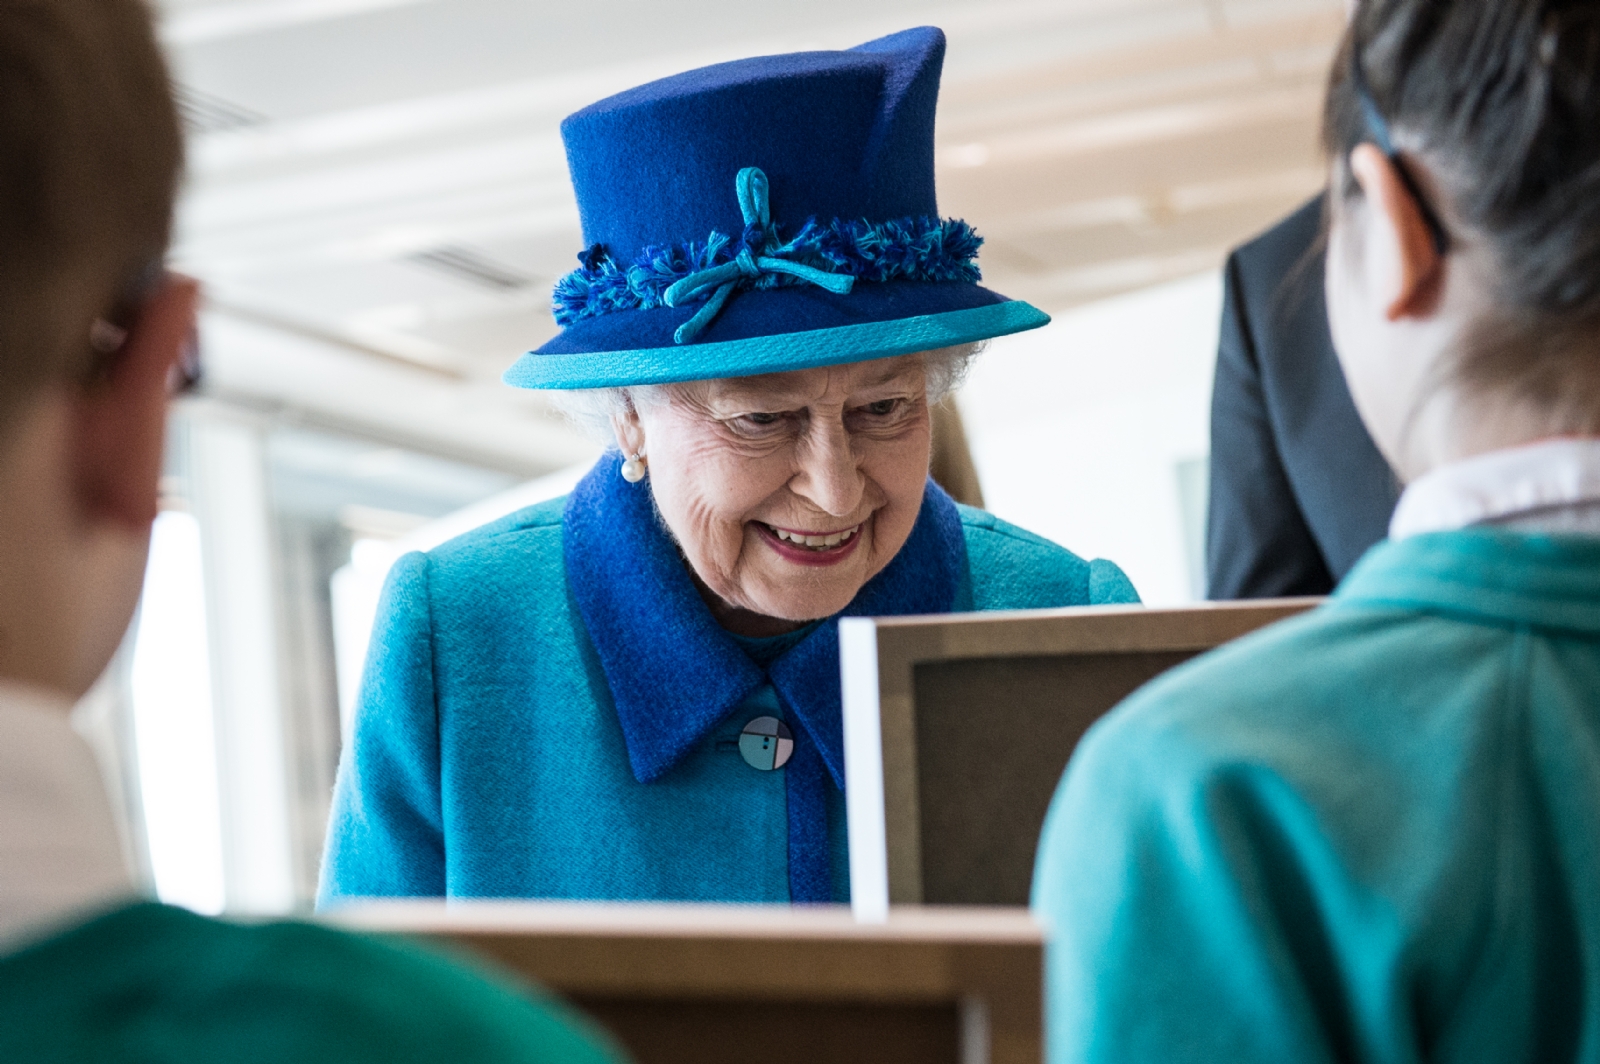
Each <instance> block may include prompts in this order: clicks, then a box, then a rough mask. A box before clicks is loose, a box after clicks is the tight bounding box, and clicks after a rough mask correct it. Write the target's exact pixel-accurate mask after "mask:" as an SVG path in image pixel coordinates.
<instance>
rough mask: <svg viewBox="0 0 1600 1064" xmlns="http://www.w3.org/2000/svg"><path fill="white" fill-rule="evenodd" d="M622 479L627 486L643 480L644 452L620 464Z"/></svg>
mask: <svg viewBox="0 0 1600 1064" xmlns="http://www.w3.org/2000/svg"><path fill="white" fill-rule="evenodd" d="M622 479H623V480H626V481H627V482H628V483H629V484H637V483H639V481H641V480H643V479H644V452H643V451H640V452H639V453H638V454H636V455H633V456H631V457H630V458H629V459H628V460H627V461H626V462H623V463H622Z"/></svg>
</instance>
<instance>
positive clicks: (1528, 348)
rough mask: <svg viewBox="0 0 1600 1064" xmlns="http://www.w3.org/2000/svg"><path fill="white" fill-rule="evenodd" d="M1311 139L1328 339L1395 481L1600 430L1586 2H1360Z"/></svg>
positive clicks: (1589, 5) (1599, 180)
mask: <svg viewBox="0 0 1600 1064" xmlns="http://www.w3.org/2000/svg"><path fill="white" fill-rule="evenodd" d="M1356 63H1359V64H1360V71H1361V75H1362V80H1364V82H1365V85H1366V88H1367V95H1368V99H1369V100H1370V105H1371V106H1370V111H1369V110H1368V108H1367V107H1366V106H1365V105H1364V104H1363V101H1362V99H1361V91H1360V86H1359V84H1358V81H1357V78H1356V77H1355V73H1354V71H1355V67H1354V64H1356ZM1372 112H1376V117H1373V116H1372ZM1375 124H1377V125H1380V126H1386V127H1387V130H1388V132H1389V134H1390V135H1391V136H1392V142H1393V147H1394V149H1395V151H1396V152H1397V155H1396V156H1394V157H1390V156H1388V155H1386V154H1385V152H1384V151H1382V150H1380V148H1379V147H1378V143H1379V142H1380V141H1381V134H1380V133H1379V132H1378V131H1376V130H1375V129H1374V125H1375ZM1324 140H1325V145H1326V147H1327V149H1328V152H1329V155H1330V156H1331V158H1332V160H1333V195H1332V196H1331V197H1330V219H1329V220H1330V231H1329V247H1328V271H1327V278H1328V280H1327V285H1328V309H1329V318H1330V321H1331V323H1332V326H1333V333H1334V343H1335V347H1336V348H1337V349H1338V352H1339V358H1340V362H1341V364H1342V365H1343V366H1344V370H1345V376H1346V378H1347V379H1348V380H1349V382H1350V387H1351V392H1352V393H1353V395H1354V396H1355V399H1356V405H1357V407H1358V408H1359V410H1360V412H1361V415H1362V419H1363V420H1364V421H1365V422H1366V423H1367V427H1368V429H1369V430H1370V431H1371V432H1372V435H1373V438H1374V439H1375V440H1376V441H1377V443H1378V446H1379V448H1380V449H1381V450H1382V451H1383V453H1384V455H1385V456H1386V457H1387V458H1388V459H1389V461H1390V463H1391V464H1393V465H1394V467H1395V468H1396V470H1397V471H1398V472H1399V473H1400V475H1401V477H1402V479H1404V480H1411V479H1415V478H1416V477H1417V476H1419V475H1421V474H1422V473H1424V472H1426V471H1428V470H1429V469H1431V468H1433V467H1434V466H1437V465H1439V464H1441V463H1443V462H1447V461H1450V460H1453V459H1456V458H1462V457H1467V456H1470V455H1472V454H1477V453H1481V452H1484V451H1488V450H1494V449H1498V448H1500V447H1505V446H1512V445H1515V444H1519V443H1527V442H1531V441H1533V440H1537V439H1541V438H1547V437H1551V436H1560V435H1600V0H1455V2H1452V3H1448V4H1441V3H1437V2H1435V0H1364V2H1363V3H1362V4H1361V5H1360V7H1359V9H1358V11H1357V13H1356V15H1355V17H1354V19H1353V21H1352V23H1351V27H1350V30H1349V32H1348V34H1347V36H1346V39H1345V44H1344V48H1343V50H1342V53H1341V56H1340V58H1339V59H1338V60H1336V62H1335V65H1334V74H1333V81H1332V85H1331V88H1330V92H1329V97H1328V105H1327V113H1326V116H1325V122H1324Z"/></svg>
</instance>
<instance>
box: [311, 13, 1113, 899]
mask: <svg viewBox="0 0 1600 1064" xmlns="http://www.w3.org/2000/svg"><path fill="white" fill-rule="evenodd" d="M943 55H944V38H943V35H942V34H941V33H940V32H939V31H938V30H935V29H922V30H912V31H908V32H906V33H901V34H897V35H895V36H892V37H888V38H885V39H883V40H880V41H874V42H872V43H870V44H866V45H863V46H861V47H860V48H857V49H853V50H851V51H847V52H817V53H807V54H800V55H787V56H774V57H768V58H764V59H755V60H748V61H744V62H738V63H730V64H725V65H722V66H717V67H710V68H707V69H704V70H698V71H693V72H690V73H688V74H683V75H680V76H678V77H674V78H669V79H666V80H664V81H660V82H656V83H653V84H650V85H646V86H643V87H641V88H638V89H634V90H632V91H630V92H626V93H623V94H621V95H620V96H616V97H613V98H611V99H609V100H605V101H603V102H601V103H598V104H595V105H594V106H592V107H589V108H587V109H585V110H583V111H580V112H579V113H578V114H575V115H573V116H572V117H570V118H569V119H567V121H566V122H565V123H564V124H563V126H562V133H563V137H564V138H565V141H566V145H567V153H568V159H569V162H570V165H571V168H572V174H573V183H574V185H575V187H576V189H577V193H578V202H579V207H580V211H581V214H582V219H583V225H584V232H585V238H586V240H587V241H588V242H589V243H590V245H591V246H590V247H589V250H588V251H586V252H585V253H584V254H583V255H582V256H580V261H581V262H582V267H581V268H580V269H578V270H576V271H575V272H573V273H572V274H570V275H568V276H567V277H566V278H564V279H563V280H562V281H561V282H560V284H559V285H558V286H557V289H556V313H557V319H558V320H559V321H560V322H561V323H562V324H563V325H564V326H565V329H564V331H563V332H562V333H561V334H560V335H559V336H558V337H557V338H556V339H554V340H552V341H551V342H550V343H548V344H546V345H545V346H544V347H543V348H540V349H539V350H538V351H535V352H531V353H530V354H528V355H526V356H525V357H524V358H523V359H522V360H521V361H520V362H518V363H517V365H515V366H514V367H513V368H512V369H511V370H510V371H509V372H508V373H507V380H508V381H509V382H510V383H512V384H516V385H520V386H523V387H530V388H548V389H564V390H568V391H570V392H573V393H574V394H572V395H571V396H570V397H569V401H568V405H569V407H571V408H572V409H574V410H576V411H577V412H579V413H580V414H581V415H582V416H584V417H586V418H587V419H588V420H590V421H591V422H593V421H598V422H599V423H601V424H602V425H604V426H606V427H607V428H608V429H609V432H610V433H611V434H613V435H614V438H615V440H616V444H617V447H618V452H617V453H611V454H608V455H607V456H606V457H604V458H602V459H601V461H600V462H599V464H598V465H597V466H596V467H595V469H594V470H593V471H592V472H591V473H590V474H589V476H588V477H587V478H586V479H585V480H584V481H583V483H582V484H580V485H579V486H578V488H577V489H576V490H575V491H574V492H573V494H572V495H571V496H570V497H569V498H567V499H566V500H558V501H556V502H551V503H547V504H543V505H540V506H535V507H533V508H531V509H529V510H526V511H523V512H522V513H519V514H515V515H513V516H512V517H509V518H506V519H504V520H502V521H500V522H498V523H496V524H492V525H489V526H487V527H485V528H482V529H479V530H477V531H476V532H473V533H471V534H469V535H467V536H464V537H462V538H461V539H459V540H456V541H454V542H453V543H449V544H446V545H444V546H442V547H439V548H437V549H436V550H434V551H432V552H430V553H429V554H427V555H422V554H412V555H409V556H407V557H406V558H404V559H402V560H401V562H400V563H399V564H398V565H397V566H396V568H395V571H394V574H393V575H392V576H391V578H390V583H389V587H388V588H387V590H386V592H385V596H384V602H383V605H382V607H381V609H380V618H381V619H380V621H379V624H378V628H377V631H376V632H375V634H374V637H373V642H372V651H371V659H370V660H369V662H368V664H367V672H366V676H365V679H364V683H363V687H362V693H361V697H360V705H359V709H358V713H357V719H356V728H355V736H354V741H353V743H351V745H350V746H349V747H348V749H346V751H345V757H344V762H343V764H342V765H341V767H340V772H339V781H338V787H337V793H336V795H335V803H334V811H333V818H332V823H331V825H330V829H329V841H328V850H327V857H326V861H325V865H324V868H323V880H322V891H321V900H322V902H323V903H324V904H326V903H329V902H331V901H334V900H337V899H339V898H341V897H354V896H373V895H450V896H499V897H511V896H521V897H555V898H614V899H680V900H703V901H780V902H781V901H791V900H792V901H796V902H816V901H830V900H843V899H845V898H846V897H847V895H848V882H849V879H848V868H847V866H846V857H845V854H846V845H845V827H844V822H845V818H844V802H843V795H842V791H841V788H842V786H843V779H844V764H843V753H842V749H841V746H842V741H841V719H840V694H839V672H838V637H837V632H836V628H837V625H836V623H835V621H836V619H837V618H838V617H839V616H840V615H846V614H862V615H884V614H913V613H944V612H949V611H953V610H989V609H1018V608H1029V607H1051V606H1076V605H1087V604H1090V603H1105V602H1130V601H1136V596H1135V594H1134V591H1133V588H1132V587H1131V586H1130V585H1129V583H1128V581H1127V580H1126V578H1125V577H1124V576H1123V575H1122V573H1121V571H1120V570H1118V569H1117V567H1116V566H1114V565H1112V564H1110V563H1108V562H1099V561H1097V562H1085V561H1083V560H1081V559H1079V558H1078V557H1076V556H1074V555H1073V554H1070V553H1069V552H1067V551H1066V550H1063V549H1062V548H1060V547H1057V546H1055V545H1054V544H1052V543H1049V542H1047V541H1046V540H1043V539H1040V538H1039V537H1037V536H1033V535H1030V534H1028V533H1026V532H1023V531H1021V530H1019V529H1016V528H1013V527H1011V526H1009V525H1007V524H1005V523H1004V522H1002V521H999V520H997V519H996V518H994V517H991V516H989V515H988V514H985V513H983V512H981V511H978V510H971V509H967V508H963V507H958V506H957V505H955V504H954V503H953V502H952V501H951V500H950V499H949V497H948V496H947V495H945V494H944V492H943V491H941V490H940V489H939V488H938V487H937V486H936V485H934V484H933V483H931V482H930V481H929V479H928V454H929V407H930V404H931V403H933V402H935V401H937V400H938V398H939V397H940V396H941V395H943V394H944V393H945V391H946V390H947V389H949V388H950V387H951V385H952V384H953V383H954V382H956V381H957V380H958V379H959V378H960V376H961V373H962V371H963V370H964V368H965V367H966V365H967V362H968V360H969V359H970V357H971V356H972V353H973V351H974V349H975V344H976V343H978V342H979V341H982V340H984V339H987V338H989V337H992V336H998V335H1002V334H1005V333H1011V332H1017V331H1020V330H1023V329H1030V328H1035V327H1037V326H1039V325H1042V324H1044V323H1045V322H1046V321H1047V320H1048V319H1047V318H1046V317H1045V316H1044V315H1043V314H1042V313H1040V312H1039V311H1038V310H1035V309H1034V308H1033V307H1030V306H1028V305H1027V304H1025V303H1018V302H1011V301H1007V300H1005V299H1004V298H1003V297H1001V296H998V295H995V294H994V293H992V292H989V291H987V290H985V289H983V288H981V287H979V286H978V285H977V284H976V281H977V279H978V272H977V268H976V266H975V265H974V263H973V258H974V256H975V254H976V251H977V246H978V243H979V241H978V239H977V237H976V236H975V235H974V234H973V233H972V231H971V230H970V229H969V228H968V227H967V226H966V225H965V223H962V222H957V221H948V220H944V221H942V220H940V219H939V217H938V214H937V208H936V205H935V200H934V184H933V120H934V105H935V101H936V98H937V94H938V82H939V73H940V67H941V64H942V61H943ZM728 233H733V234H737V235H735V236H731V237H730V236H727V235H724V234H728ZM1049 488H1050V486H1049V484H1047V483H1042V484H1041V485H1040V490H1049Z"/></svg>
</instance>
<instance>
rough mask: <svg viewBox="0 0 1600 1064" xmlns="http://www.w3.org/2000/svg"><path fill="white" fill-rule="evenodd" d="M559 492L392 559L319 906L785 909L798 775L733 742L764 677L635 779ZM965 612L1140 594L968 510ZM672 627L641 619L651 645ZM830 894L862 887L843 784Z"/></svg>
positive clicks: (756, 702)
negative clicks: (620, 903) (657, 773)
mask: <svg viewBox="0 0 1600 1064" xmlns="http://www.w3.org/2000/svg"><path fill="white" fill-rule="evenodd" d="M563 507H564V500H556V501H553V502H549V503H543V504H541V505H539V506H535V507H531V508H530V509H528V510H524V511H522V512H521V513H518V514H515V515H513V516H511V517H508V518H505V519H503V520H501V521H498V522H496V523H494V524H491V525H488V526H485V527H484V528H481V529H478V530H477V531H474V532H472V533H469V534H468V535H466V536H464V537H462V538H460V539H457V540H454V541H452V542H450V543H447V544H445V545H443V546H441V547H438V548H436V549H434V550H433V551H431V552H429V553H428V554H410V555H407V556H406V557H404V558H402V559H401V560H400V562H399V563H398V564H397V565H396V566H395V569H394V572H393V573H392V574H391V576H390V578H389V584H388V587H387V589H386V590H385V592H384V597H383V601H382V604H381V605H380V607H379V620H378V623H377V627H376V629H375V631H374V633H373V639H372V649H371V652H370V656H369V658H368V662H367V669H366V674H365V677H364V679H363V683H362V689H361V694H360V697H359V701H358V707H357V712H356V726H355V735H354V740H353V742H352V743H351V744H350V745H349V747H348V748H347V749H346V750H345V752H344V757H343V760H342V763H341V765H340V769H339V778H338V784H337V787H336V790H335V795H334V807H333V815H332V818H331V822H330V825H329V831H328V847H327V855H326V857H325V859H324V864H323V871H322V886H321V891H320V898H319V903H320V904H328V903H330V902H333V901H336V900H337V899H339V898H345V897H362V896H375V895H425V896H440V895H448V896H454V897H474V896H475V897H540V898H595V899H618V900H685V901H689V900H693V901H742V902H784V901H788V900H789V882H788V848H787V844H788V826H787V819H786V810H787V805H786V798H785V790H784V780H783V773H782V772H781V771H780V772H758V771H755V770H754V769H752V768H750V767H749V766H748V765H746V764H745V762H744V760H743V758H742V757H740V755H739V753H738V736H739V732H740V730H741V729H742V727H743V726H744V724H745V723H746V721H747V720H748V719H750V718H751V717H754V716H757V715H772V716H782V715H783V711H782V709H781V708H780V707H779V706H778V703H777V702H776V700H775V699H773V698H772V697H771V689H770V688H766V689H764V690H763V691H761V692H758V694H757V695H756V696H755V697H754V698H753V699H752V700H751V701H750V703H749V704H747V705H746V706H745V707H742V708H741V710H740V711H736V712H735V713H734V714H732V715H730V716H729V717H728V718H726V720H725V721H724V722H723V724H722V725H721V726H719V727H718V728H717V729H715V731H714V733H713V734H711V735H708V736H707V737H706V739H705V740H704V741H702V742H701V743H700V745H699V746H698V747H697V748H696V749H695V750H693V751H692V752H691V753H690V754H689V755H688V756H686V757H685V758H684V759H683V761H682V762H680V763H678V764H677V765H675V766H674V767H673V768H672V769H671V770H670V771H669V772H668V773H666V775H664V776H663V777H662V778H660V779H658V780H655V781H653V782H650V783H640V782H639V781H638V780H637V779H636V778H635V777H634V774H633V772H632V771H631V769H630V767H629V761H628V754H627V750H626V748H625V745H624V738H623V734H622V730H621V727H620V725H619V722H618V718H617V713H616V710H615V708H614V706H613V705H612V700H611V694H610V691H609V690H608V688H607V685H606V680H605V676H604V674H603V673H602V672H601V669H600V665H599V662H598V660H597V658H596V655H595V650H594V646H593V645H592V643H591V642H590V639H589V635H588V633H587V631H586V630H585V628H584V625H583V621H582V619H581V618H580V617H579V615H578V613H577V610H576V608H575V605H574V602H573V599H572V595H571V591H570V589H569V588H568V585H567V578H566V572H565V563H564V561H563V554H562V512H563ZM961 523H962V531H963V536H964V540H965V544H966V554H967V566H966V572H965V574H964V575H963V577H962V579H961V580H960V582H959V586H958V589H957V593H956V602H955V604H956V608H957V609H958V610H994V609H1028V608H1035V607H1052V606H1080V605H1088V604H1091V603H1117V602H1132V601H1137V596H1136V595H1135V593H1134V591H1133V587H1132V585H1130V584H1129V583H1128V581H1127V578H1126V577H1125V576H1123V574H1122V572H1121V570H1119V569H1118V568H1117V567H1116V566H1115V565H1112V564H1111V563H1109V562H1103V561H1095V562H1087V561H1084V560H1082V559H1080V558H1078V557H1077V556H1075V555H1073V554H1071V553H1070V552H1068V551H1066V550H1063V549H1062V548H1061V547H1058V546H1056V545H1055V544H1053V543H1051V542H1049V541H1048V540H1044V539H1041V538H1039V537H1038V536H1034V535H1031V534H1030V533H1027V532H1024V531H1022V530H1021V529H1018V528H1015V527H1013V526H1011V525H1008V524H1006V523H1005V522H1003V521H1000V520H998V519H997V518H995V517H993V516H991V515H989V514H987V513H984V512H982V511H979V510H972V509H967V508H962V510H961ZM651 637H656V638H670V633H646V634H643V635H642V636H641V638H651ZM829 802H830V805H829V810H828V813H829V827H830V831H829V835H830V848H831V850H832V852H833V854H834V860H833V862H832V876H833V881H834V885H835V887H834V894H835V897H839V898H844V897H847V894H846V886H845V885H846V884H848V881H849V880H848V874H849V873H848V865H847V864H846V859H845V856H844V855H845V853H846V850H847V844H846V839H845V835H844V831H845V828H844V823H845V817H844V803H843V798H842V795H838V794H837V793H832V794H830V797H829Z"/></svg>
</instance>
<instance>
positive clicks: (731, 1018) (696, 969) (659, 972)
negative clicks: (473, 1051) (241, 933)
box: [329, 901, 1044, 1064]
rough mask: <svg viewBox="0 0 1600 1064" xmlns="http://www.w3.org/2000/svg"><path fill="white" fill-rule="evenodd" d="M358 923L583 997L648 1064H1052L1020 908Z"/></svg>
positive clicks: (497, 907) (485, 909)
mask: <svg viewBox="0 0 1600 1064" xmlns="http://www.w3.org/2000/svg"><path fill="white" fill-rule="evenodd" d="M329 919H330V920H331V921H332V922H334V923H337V924H339V925H341V926H343V927H346V928H350V929H357V930H364V931H371V932H379V933H382V934H390V935H403V936H406V937H409V938H414V939H422V940H428V941H431V942H434V943H436V944H441V945H444V946H446V947H450V948H454V949H457V950H461V949H464V950H467V951H470V952H471V953H474V954H477V955H478V956H480V957H483V958H487V959H489V960H490V961H492V962H494V963H496V964H498V965H500V966H501V967H503V968H507V969H510V970H511V971H513V972H516V973H518V974H520V975H522V976H524V977H525V978H528V979H530V980H533V981H535V982H537V983H539V984H541V985H543V986H545V987H547V988H549V989H550V990H552V991H555V992H556V993H558V994H560V995H562V996H563V997H566V998H568V999H569V1000H571V1001H572V1002H573V1003H574V1004H576V1005H577V1006H578V1007H579V1008H582V1009H584V1010H585V1011H587V1012H588V1013H589V1014H590V1015H591V1016H593V1017H595V1018H596V1019H597V1020H599V1021H600V1022H601V1023H602V1024H603V1025H605V1026H606V1027H608V1028H609V1029H610V1030H611V1031H612V1032H613V1033H614V1034H615V1035H616V1036H617V1037H618V1039H619V1040H620V1041H621V1042H622V1043H623V1044H624V1045H625V1046H626V1047H627V1048H628V1050H629V1051H630V1052H631V1053H632V1054H633V1056H634V1059H635V1060H636V1061H637V1062H638V1064H690V1062H693V1064H734V1062H751V1064H757V1062H759V1064H790V1062H793V1064H802V1062H805V1064H813V1062H815V1064H825V1062H828V1061H840V1062H846V1061H848V1062H850V1064H855V1062H857V1061H865V1060H871V1061H873V1062H874V1064H896V1062H899V1061H905V1062H907V1064H910V1062H911V1061H927V1062H930V1064H932V1062H938V1061H946V1062H948V1064H1039V1062H1040V1060H1041V1053H1042V1030H1043V1017H1042V1001H1043V986H1042V980H1043V963H1044V952H1043V951H1044V946H1043V936H1042V934H1041V932H1040V930H1039V927H1038V925H1037V924H1036V923H1035V922H1034V920H1033V918H1032V917H1031V916H1030V915H1029V914H1028V913H1027V912H1026V911H1021V910H1001V909H987V910H985V909H917V910H907V911H897V912H895V913H894V914H892V915H891V916H889V918H888V919H887V920H886V921H885V922H883V923H879V924H870V925H868V924H862V923H859V922H857V921H856V920H854V919H853V918H852V917H851V915H850V912H849V910H848V909H846V908H845V907H843V906H818V907H806V908H791V907H789V906H734V905H726V906H714V905H630V904H617V903H578V902H455V901H451V902H448V903H447V902H440V901H380V902H369V903H358V904H355V905H351V906H347V907H344V908H341V909H339V910H338V911H337V912H335V913H334V914H332V915H331V916H330V917H329Z"/></svg>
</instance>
